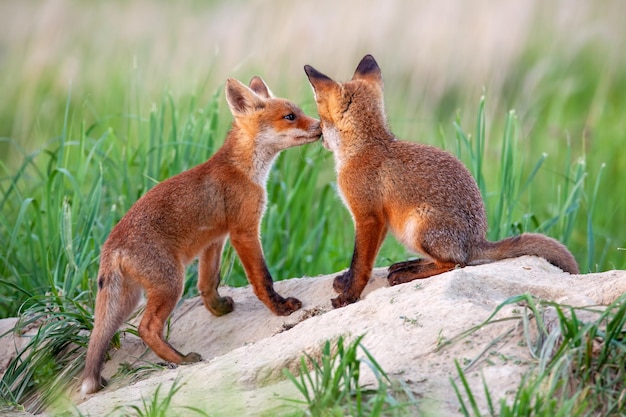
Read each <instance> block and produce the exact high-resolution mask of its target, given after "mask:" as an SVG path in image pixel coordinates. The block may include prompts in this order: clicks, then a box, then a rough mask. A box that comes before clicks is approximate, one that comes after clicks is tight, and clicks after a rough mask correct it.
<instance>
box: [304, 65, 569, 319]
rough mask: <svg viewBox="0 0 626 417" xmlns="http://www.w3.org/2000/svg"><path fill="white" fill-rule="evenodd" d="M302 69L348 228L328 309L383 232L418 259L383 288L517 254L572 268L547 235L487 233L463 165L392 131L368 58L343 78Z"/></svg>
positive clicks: (362, 268) (370, 261)
mask: <svg viewBox="0 0 626 417" xmlns="http://www.w3.org/2000/svg"><path fill="white" fill-rule="evenodd" d="M304 70H305V72H306V74H307V76H308V78H309V81H310V83H311V85H312V87H313V91H314V93H315V100H316V102H317V109H318V113H319V116H320V122H321V125H322V138H323V144H324V146H325V147H326V148H327V149H329V150H330V151H332V152H333V153H334V158H335V168H336V171H337V185H338V189H339V195H340V196H341V198H342V200H343V202H344V204H345V205H346V206H347V208H348V209H349V210H350V212H351V214H352V218H353V220H354V224H355V228H356V232H355V235H356V236H355V247H354V254H353V256H352V263H351V264H350V269H348V271H346V272H345V273H344V274H342V275H340V276H337V277H336V278H335V280H334V282H333V287H334V289H335V290H336V291H337V292H339V296H338V297H337V298H335V299H333V300H332V303H333V306H334V307H341V306H345V305H347V304H350V303H354V302H355V301H357V300H358V299H359V296H360V295H361V292H362V291H363V288H364V287H365V285H366V284H367V282H368V280H369V278H370V275H371V272H372V268H373V266H374V260H375V258H376V254H377V253H378V250H379V249H380V245H381V243H382V241H383V239H384V237H385V235H386V233H387V229H388V228H390V229H391V231H392V232H393V234H394V235H395V236H396V238H397V239H398V240H399V241H400V242H402V243H403V244H404V245H405V246H406V247H407V248H409V249H410V250H412V251H415V252H417V253H420V254H422V255H424V256H425V259H418V260H414V261H408V262H400V263H396V264H394V265H391V267H390V268H389V275H388V280H389V284H390V285H396V284H401V283H404V282H409V281H412V280H414V279H419V278H427V277H430V276H433V275H436V274H440V273H442V272H446V271H450V270H452V269H454V268H455V267H457V266H460V267H463V266H466V265H477V264H483V263H488V262H494V261H496V260H499V259H505V258H512V257H517V256H522V255H536V256H541V257H543V258H545V259H546V260H548V261H549V262H550V263H552V264H554V265H556V266H558V267H559V268H561V269H562V270H564V271H566V272H569V273H572V274H576V273H578V266H577V264H576V260H575V259H574V257H573V256H572V254H571V253H570V252H569V251H568V250H567V248H565V246H563V245H562V244H561V243H559V242H558V241H556V240H554V239H552V238H549V237H547V236H543V235H540V234H533V233H524V234H522V235H521V236H515V237H510V238H507V239H504V240H501V241H499V242H489V241H487V240H486V239H485V234H486V231H487V220H486V214H485V207H484V205H483V201H482V198H481V195H480V191H479V190H478V186H477V185H476V182H475V181H474V179H473V178H472V176H471V174H470V173H469V171H468V170H467V169H466V168H465V166H463V164H462V163H461V162H460V161H459V160H458V159H456V158H455V157H454V156H452V155H451V154H449V153H447V152H445V151H442V150H440V149H438V148H435V147H432V146H427V145H422V144H416V143H410V142H403V141H400V140H397V139H396V138H395V137H394V135H393V133H391V131H390V129H389V127H388V125H387V121H386V117H385V108H384V102H383V79H382V74H381V71H380V68H379V67H378V64H377V63H376V61H375V60H374V58H373V57H372V56H370V55H367V56H365V57H364V58H363V59H362V60H361V62H360V63H359V65H358V67H357V69H356V71H355V73H354V76H353V77H352V80H350V81H348V82H346V83H343V84H342V83H338V82H335V81H333V80H332V79H330V78H329V77H327V76H326V75H324V74H322V73H320V72H319V71H317V70H315V69H314V68H313V67H311V66H309V65H307V66H305V67H304Z"/></svg>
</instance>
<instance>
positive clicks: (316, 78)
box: [304, 65, 337, 94]
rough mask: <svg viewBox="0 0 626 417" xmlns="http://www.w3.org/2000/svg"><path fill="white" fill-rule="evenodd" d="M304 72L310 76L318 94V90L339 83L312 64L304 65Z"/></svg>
mask: <svg viewBox="0 0 626 417" xmlns="http://www.w3.org/2000/svg"><path fill="white" fill-rule="evenodd" d="M304 72H305V73H306V76H307V77H308V78H309V82H310V83H311V87H313V91H314V92H315V93H316V94H317V92H319V91H322V90H324V89H325V88H328V87H330V86H335V85H337V83H336V82H335V81H333V80H332V79H331V78H330V77H328V76H327V75H324V74H322V73H321V72H319V71H318V70H316V69H315V68H313V67H312V66H310V65H305V66H304Z"/></svg>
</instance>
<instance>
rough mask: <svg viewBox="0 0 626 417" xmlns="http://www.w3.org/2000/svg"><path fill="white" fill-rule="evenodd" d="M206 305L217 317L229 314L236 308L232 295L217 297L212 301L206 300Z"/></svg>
mask: <svg viewBox="0 0 626 417" xmlns="http://www.w3.org/2000/svg"><path fill="white" fill-rule="evenodd" d="M204 305H205V306H206V308H207V310H209V311H210V312H211V313H213V315H215V316H217V317H219V316H223V315H224V314H228V313H230V312H231V311H233V310H234V309H235V302H234V301H233V299H232V298H231V297H217V298H215V299H213V300H211V301H208V302H207V301H205V303H204Z"/></svg>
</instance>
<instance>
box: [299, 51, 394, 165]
mask: <svg viewBox="0 0 626 417" xmlns="http://www.w3.org/2000/svg"><path fill="white" fill-rule="evenodd" d="M304 72H306V75H307V77H308V78H309V82H310V83H311V86H312V87H313V92H314V94H315V101H316V103H317V111H318V113H319V116H320V123H321V126H322V140H323V144H324V146H325V147H326V148H327V149H328V150H330V151H333V152H335V151H339V150H340V149H342V148H344V147H350V146H354V145H356V143H355V141H361V140H364V139H368V140H369V138H374V139H376V138H378V139H380V140H387V138H388V136H389V135H391V133H390V132H389V128H388V127H387V120H386V116H385V105H384V99H383V77H382V73H381V71H380V67H379V66H378V64H377V63H376V60H375V59H374V57H373V56H371V55H366V56H365V57H364V58H363V59H362V60H361V62H360V63H359V65H358V66H357V68H356V71H355V72H354V76H353V77H352V79H351V80H350V81H347V82H345V83H338V82H336V81H333V80H332V79H331V78H329V77H328V76H326V75H324V74H322V73H321V72H319V71H317V70H316V69H315V68H313V67H312V66H310V65H305V66H304ZM364 132H366V133H367V134H365V135H364V134H361V133H364Z"/></svg>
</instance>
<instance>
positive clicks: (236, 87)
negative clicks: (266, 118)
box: [226, 78, 264, 116]
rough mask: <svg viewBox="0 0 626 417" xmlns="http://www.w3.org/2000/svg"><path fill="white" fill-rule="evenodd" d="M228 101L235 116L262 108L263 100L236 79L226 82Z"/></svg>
mask: <svg viewBox="0 0 626 417" xmlns="http://www.w3.org/2000/svg"><path fill="white" fill-rule="evenodd" d="M226 101H227V102H228V107H230V111H231V113H232V114H233V116H238V115H244V114H246V113H250V112H252V111H254V110H256V109H259V108H262V107H263V105H264V103H263V98H262V97H261V96H259V95H257V94H256V93H255V92H254V91H252V90H251V89H250V88H248V87H246V86H245V85H243V84H242V83H241V82H239V81H237V80H235V79H234V78H229V79H228V80H226Z"/></svg>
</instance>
